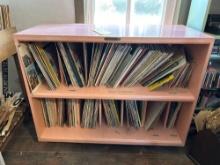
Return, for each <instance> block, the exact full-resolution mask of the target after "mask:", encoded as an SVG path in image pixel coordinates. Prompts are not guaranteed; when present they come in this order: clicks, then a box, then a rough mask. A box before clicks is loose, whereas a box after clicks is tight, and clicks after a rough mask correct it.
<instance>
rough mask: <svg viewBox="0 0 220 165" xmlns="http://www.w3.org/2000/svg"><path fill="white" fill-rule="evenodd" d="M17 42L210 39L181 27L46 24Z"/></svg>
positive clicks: (27, 32) (31, 30)
mask: <svg viewBox="0 0 220 165" xmlns="http://www.w3.org/2000/svg"><path fill="white" fill-rule="evenodd" d="M15 38H17V39H18V40H21V41H22V40H24V41H25V40H27V41H31V40H33V41H35V40H36V41H38V40H39V41H40V40H41V41H44V40H45V41H46V40H48V41H58V40H63V41H65V40H67V41H68V40H71V39H70V38H72V39H76V40H77V41H80V40H82V41H88V42H89V41H90V40H91V41H92V40H97V39H98V40H97V41H99V40H100V41H101V40H102V39H106V38H107V39H109V40H110V41H112V40H111V39H113V40H114V39H115V40H116V41H118V40H119V39H134V38H136V39H139V40H143V39H144V40H145V41H146V40H148V39H151V40H152V39H161V40H162V39H171V40H172V39H184V40H190V39H195V40H198V39H200V40H201V39H203V40H204V41H209V42H210V41H212V40H213V37H212V36H210V35H208V34H205V33H202V32H199V31H196V30H194V29H191V28H188V27H185V26H183V25H172V26H169V25H168V26H156V25H151V26H131V25H129V26H124V27H122V26H113V25H109V26H98V25H88V24H48V25H39V26H35V27H32V28H29V29H26V30H23V31H21V32H18V33H16V34H15Z"/></svg>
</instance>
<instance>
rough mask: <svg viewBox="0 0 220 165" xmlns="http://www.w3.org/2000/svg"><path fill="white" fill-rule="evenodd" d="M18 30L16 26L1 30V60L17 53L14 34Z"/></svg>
mask: <svg viewBox="0 0 220 165" xmlns="http://www.w3.org/2000/svg"><path fill="white" fill-rule="evenodd" d="M14 32H16V29H15V28H8V29H5V30H2V31H0V62H2V61H4V60H5V59H7V58H8V57H10V56H12V55H14V54H15V53H16V48H15V44H14V41H13V37H12V34H13V33H14Z"/></svg>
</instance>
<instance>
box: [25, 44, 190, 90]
mask: <svg viewBox="0 0 220 165" xmlns="http://www.w3.org/2000/svg"><path fill="white" fill-rule="evenodd" d="M48 47H49V48H48ZM51 47H52V48H53V49H50V48H51ZM28 48H29V50H30V52H31V53H29V54H32V56H33V58H34V60H35V61H36V62H35V63H36V64H37V68H39V70H40V73H39V72H38V73H39V74H42V75H43V76H42V77H44V79H45V80H46V82H47V84H48V86H49V87H50V89H56V88H57V87H59V85H60V82H62V83H65V84H66V85H68V86H76V87H84V86H106V87H113V88H116V87H120V86H121V87H130V86H136V85H139V86H140V85H141V86H144V87H148V88H149V89H150V90H154V89H157V88H159V87H161V86H163V85H164V84H167V85H168V84H169V87H177V86H179V87H185V86H187V83H188V80H189V78H190V75H191V64H190V62H191V61H190V60H188V59H190V58H188V55H186V53H185V51H184V47H182V46H172V45H157V46H155V45H136V44H113V43H61V42H58V43H49V44H41V45H40V44H39V43H38V44H36V43H28ZM52 50H56V51H52ZM39 77H40V76H39ZM177 84H178V85H177Z"/></svg>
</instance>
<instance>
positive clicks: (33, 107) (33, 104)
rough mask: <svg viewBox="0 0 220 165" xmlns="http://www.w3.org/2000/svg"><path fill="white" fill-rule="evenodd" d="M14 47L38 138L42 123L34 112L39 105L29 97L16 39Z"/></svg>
mask: <svg viewBox="0 0 220 165" xmlns="http://www.w3.org/2000/svg"><path fill="white" fill-rule="evenodd" d="M15 45H16V50H17V52H18V60H19V65H20V68H21V73H22V77H23V80H24V81H23V82H24V85H25V90H26V94H27V97H28V101H29V104H30V108H31V112H32V116H33V120H34V125H35V129H36V132H37V136H38V137H39V135H40V134H41V133H42V131H43V125H44V123H43V121H42V120H39V118H38V117H37V116H36V115H39V114H38V112H37V111H35V110H39V108H40V104H39V103H37V102H36V101H34V100H33V99H32V97H31V91H30V88H29V86H28V80H27V77H26V74H25V66H24V63H23V62H22V58H21V55H20V52H19V42H18V41H17V40H16V39H15ZM41 116H42V115H41Z"/></svg>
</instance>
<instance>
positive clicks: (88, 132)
mask: <svg viewBox="0 0 220 165" xmlns="http://www.w3.org/2000/svg"><path fill="white" fill-rule="evenodd" d="M38 139H39V141H45V142H75V143H99V144H129V145H159V146H183V145H184V142H183V141H182V140H181V138H180V136H179V134H178V132H177V130H176V129H175V128H173V129H167V128H164V127H163V126H162V125H160V126H158V127H156V128H155V129H152V130H149V131H146V130H144V128H140V129H134V128H127V127H120V128H109V127H108V126H106V125H102V126H101V127H97V128H95V129H86V128H81V127H76V128H70V127H51V128H45V129H44V131H43V132H42V134H40V135H39V136H38Z"/></svg>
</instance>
